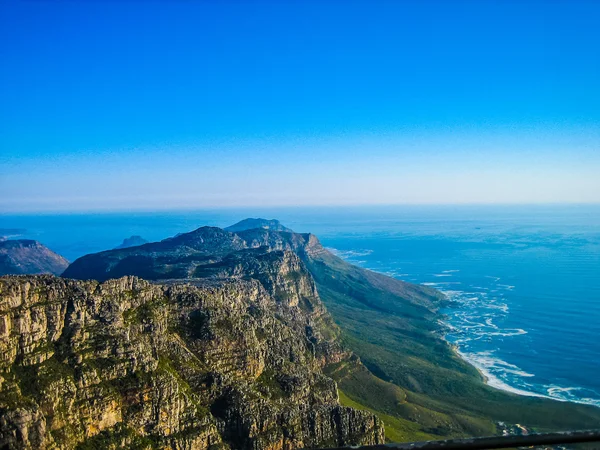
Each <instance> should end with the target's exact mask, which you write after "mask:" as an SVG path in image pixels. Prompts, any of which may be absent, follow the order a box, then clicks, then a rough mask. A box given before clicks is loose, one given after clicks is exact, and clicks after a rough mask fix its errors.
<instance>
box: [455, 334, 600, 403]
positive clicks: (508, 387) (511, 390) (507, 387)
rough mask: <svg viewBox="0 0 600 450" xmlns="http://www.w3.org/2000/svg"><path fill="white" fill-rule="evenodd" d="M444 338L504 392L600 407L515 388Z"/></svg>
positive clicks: (494, 385) (491, 384)
mask: <svg viewBox="0 0 600 450" xmlns="http://www.w3.org/2000/svg"><path fill="white" fill-rule="evenodd" d="M443 339H444V341H445V342H446V343H447V344H448V345H449V346H450V349H451V350H452V352H453V353H454V354H455V355H456V356H458V357H459V358H460V359H462V360H463V361H464V362H466V363H467V364H469V365H470V366H472V367H474V368H475V369H476V370H477V372H479V375H481V378H482V381H483V383H484V384H485V385H487V386H489V387H491V388H494V389H498V390H500V391H504V392H508V393H510V394H515V395H521V396H524V397H537V398H543V399H546V400H555V401H557V402H563V403H576V404H578V405H588V406H594V407H596V408H600V404H599V403H596V402H593V401H584V400H577V399H566V398H560V397H553V396H551V395H544V394H540V393H538V392H532V391H526V390H524V389H519V388H515V387H513V386H511V385H509V384H508V383H505V382H504V381H502V380H501V379H499V378H498V377H497V376H495V375H494V374H492V373H491V372H490V371H489V370H487V369H486V368H485V367H483V366H481V365H480V364H478V363H477V361H476V360H474V359H473V358H470V357H469V355H468V354H466V353H463V352H461V351H460V349H459V348H458V346H457V345H456V344H453V343H452V342H449V341H448V340H446V338H445V337H444V338H443Z"/></svg>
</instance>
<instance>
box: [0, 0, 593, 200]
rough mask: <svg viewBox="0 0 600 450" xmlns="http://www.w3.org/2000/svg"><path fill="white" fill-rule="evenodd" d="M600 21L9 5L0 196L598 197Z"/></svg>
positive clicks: (270, 5)
mask: <svg viewBox="0 0 600 450" xmlns="http://www.w3.org/2000/svg"><path fill="white" fill-rule="evenodd" d="M599 17H600V2H595V1H589V2H574V1H571V2H567V1H565V2H560V1H546V2H533V1H530V2H527V1H506V2H500V1H494V2H492V1H488V2H485V1H479V2H476V1H465V2H449V1H439V2H434V1H414V2H410V1H397V2H396V1H394V2H392V1H381V2H366V1H365V2H342V1H332V2H326V1H321V2H317V1H314V2H311V1H309V2H300V1H298V2H294V1H291V2H241V1H233V2H216V1H214V2H213V1H206V2H187V1H180V2H166V1H165V2H160V1H154V2H144V3H142V2H137V1H128V2H117V1H98V2H93V1H92V2H50V1H48V2H44V1H36V2H26V1H24V2H17V1H6V0H5V1H0V52H1V53H0V56H1V60H2V66H3V69H2V70H1V71H0V95H1V97H0V99H1V100H0V149H1V152H0V163H1V165H0V210H5V211H42V210H43V211H48V210H94V209H101V210H107V209H108V210H110V209H165V208H180V207H204V206H210V207H214V206H253V205H257V206H270V205H327V204H339V205H343V204H380V203H381V204H390V203H417V204H418V203H538V202H543V203H546V202H600V176H599V175H598V174H600V28H599V27H598V20H599Z"/></svg>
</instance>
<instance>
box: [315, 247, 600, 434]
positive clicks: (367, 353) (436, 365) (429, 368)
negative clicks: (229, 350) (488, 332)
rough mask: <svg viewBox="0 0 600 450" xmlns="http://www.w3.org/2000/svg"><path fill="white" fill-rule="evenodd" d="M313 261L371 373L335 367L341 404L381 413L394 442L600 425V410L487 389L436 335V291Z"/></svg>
mask: <svg viewBox="0 0 600 450" xmlns="http://www.w3.org/2000/svg"><path fill="white" fill-rule="evenodd" d="M306 262H307V265H308V266H309V268H310V271H311V272H312V274H313V276H314V278H315V280H316V282H317V286H318V290H319V293H320V295H321V298H322V299H323V301H324V302H325V304H326V305H327V308H328V310H329V311H330V313H331V314H332V316H333V317H334V319H335V321H336V322H337V324H338V325H339V326H340V327H341V329H342V330H343V332H344V336H343V337H344V340H345V343H346V345H348V347H349V348H351V349H352V350H353V351H354V352H355V353H356V354H357V355H358V356H359V357H360V359H361V360H362V362H363V363H364V366H366V367H367V368H368V369H369V370H365V369H364V367H363V366H362V365H361V364H360V363H358V362H354V363H352V364H348V363H346V364H345V366H341V365H337V366H332V367H330V368H328V371H329V373H330V374H331V375H332V376H333V377H334V378H335V379H336V381H338V385H339V387H340V391H341V393H340V398H341V399H342V401H343V402H345V403H346V404H356V405H360V407H362V408H364V409H369V410H371V411H374V412H377V413H378V414H380V415H381V417H382V419H383V420H384V422H385V423H386V426H387V428H388V431H387V433H388V439H390V440H392V441H393V440H404V441H406V440H422V439H432V438H435V439H439V438H441V437H456V436H461V435H462V436H473V435H489V434H493V433H495V432H496V426H495V422H497V421H504V422H507V423H512V424H514V423H521V424H525V425H528V426H530V427H533V428H535V429H538V430H540V431H542V430H559V429H564V430H567V429H585V428H595V427H598V426H600V408H595V407H591V406H585V405H577V404H573V403H563V402H557V401H552V400H547V399H541V398H535V397H523V396H518V395H513V394H510V393H506V392H503V391H499V390H497V389H493V388H491V387H489V386H486V385H485V384H484V383H483V380H482V377H481V375H480V374H479V373H478V372H477V370H476V369H474V368H473V367H472V366H470V365H468V364H466V363H465V362H464V361H462V360H461V359H460V358H458V357H457V356H456V355H455V354H454V352H452V349H451V348H450V346H449V345H448V344H446V343H445V342H444V341H443V340H442V339H440V337H439V336H438V335H437V334H436V329H437V325H436V324H437V322H436V317H435V314H434V313H433V312H432V310H431V308H430V306H431V305H433V304H434V303H435V302H436V301H437V300H439V294H436V291H434V290H432V289H428V288H423V291H419V290H418V289H417V290H415V288H414V287H413V286H411V285H405V284H403V283H402V282H399V281H396V280H391V279H389V278H387V277H383V276H380V275H374V274H373V273H372V272H369V271H365V270H363V269H360V268H357V267H355V266H352V265H350V264H348V263H346V262H345V261H343V260H341V259H340V258H337V257H336V256H334V255H331V254H330V253H324V254H322V255H319V256H317V257H316V258H315V259H307V260H306ZM386 280H387V281H386ZM436 296H437V298H436ZM420 304H422V305H425V306H426V307H423V306H420Z"/></svg>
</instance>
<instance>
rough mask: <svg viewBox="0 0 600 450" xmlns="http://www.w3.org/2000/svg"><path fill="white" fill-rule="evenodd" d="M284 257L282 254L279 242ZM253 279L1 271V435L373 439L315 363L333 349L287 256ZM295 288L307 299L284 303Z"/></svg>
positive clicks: (181, 442)
mask: <svg viewBox="0 0 600 450" xmlns="http://www.w3.org/2000/svg"><path fill="white" fill-rule="evenodd" d="M280 256H282V255H280ZM270 267H271V278H272V281H273V286H277V289H280V290H282V289H285V290H286V292H287V293H288V297H287V301H280V300H277V299H275V298H274V297H273V296H271V295H270V294H269V293H268V292H267V291H266V290H265V289H264V288H263V287H262V285H261V284H260V283H259V282H257V281H256V280H247V281H242V280H238V279H233V280H221V281H219V280H213V281H210V282H206V281H202V280H196V281H195V282H194V283H193V284H186V283H182V282H177V283H167V284H165V285H153V284H150V283H148V282H146V281H143V280H140V279H137V278H133V277H125V278H121V279H117V280H110V281H107V282H105V283H103V284H99V283H98V282H96V281H73V280H65V279H60V278H55V277H50V276H38V277H32V276H29V277H2V278H0V354H2V355H3V358H2V360H0V380H1V383H0V417H1V420H0V447H1V448H9V449H12V448H30V449H38V448H65V449H69V448H78V449H83V448H90V449H92V448H113V449H116V448H123V447H127V448H146V449H151V448H173V449H184V448H185V449H192V448H193V449H208V448H211V449H219V448H220V449H226V448H232V449H257V450H258V449H275V448H280V449H287V448H297V447H327V446H343V445H356V444H375V443H379V442H382V440H383V427H382V426H381V423H380V422H379V420H378V419H377V418H376V417H375V416H373V415H372V414H371V413H366V412H361V411H357V410H354V409H352V408H348V407H342V406H340V405H339V403H338V400H337V390H336V385H335V383H334V382H333V381H332V380H331V379H330V378H329V377H327V376H325V375H324V374H323V372H322V367H323V366H324V365H325V364H328V363H331V362H334V361H339V360H340V359H341V358H343V357H344V354H343V353H340V349H339V347H337V346H335V345H331V342H330V339H329V338H328V337H326V336H323V335H322V334H321V333H320V331H319V330H320V328H321V325H320V321H321V320H322V316H323V315H324V314H325V313H324V309H323V307H322V305H321V304H320V301H319V299H318V297H317V296H316V290H315V289H314V285H312V284H311V281H310V280H307V279H303V277H302V274H300V273H299V274H298V276H295V277H287V275H288V274H289V273H291V272H297V271H299V270H301V269H302V267H301V262H300V261H299V260H298V259H297V257H296V256H295V255H289V256H288V258H287V259H285V258H283V257H282V258H279V264H278V265H272V266H270ZM298 298H304V299H305V300H306V302H308V303H309V305H310V308H303V307H302V306H303V305H299V304H298V303H296V300H297V299H298Z"/></svg>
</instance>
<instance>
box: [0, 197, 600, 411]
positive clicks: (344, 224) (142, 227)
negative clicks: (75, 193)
mask: <svg viewBox="0 0 600 450" xmlns="http://www.w3.org/2000/svg"><path fill="white" fill-rule="evenodd" d="M259 216H262V217H264V216H267V217H266V218H278V219H280V220H281V221H282V222H283V224H284V225H286V226H289V227H290V228H292V229H294V230H296V231H299V232H308V231H310V232H313V233H315V234H317V235H318V236H319V238H320V239H321V241H322V243H323V244H324V245H325V246H326V247H328V248H330V249H332V250H333V251H335V252H336V253H337V254H338V255H340V256H341V257H343V258H345V259H347V260H348V261H350V262H352V263H354V264H358V265H360V266H363V267H366V268H369V269H372V270H376V271H379V272H383V273H386V274H388V275H390V276H394V277H397V278H400V279H403V280H407V281H412V282H417V283H423V284H427V285H430V286H433V287H436V288H438V289H440V290H442V291H443V292H445V293H446V294H447V295H448V297H449V298H450V299H451V300H453V303H452V305H451V307H449V308H447V309H445V310H444V313H445V315H446V317H445V322H446V323H447V325H448V326H449V329H450V331H449V333H448V335H447V339H448V341H449V342H451V343H453V344H455V345H456V347H457V350H458V351H459V352H460V354H461V355H462V356H463V357H464V358H465V359H467V360H468V361H470V362H471V363H472V364H474V365H475V366H477V367H478V368H479V369H480V370H481V371H482V372H483V373H484V374H485V375H486V376H487V378H488V379H489V383H490V384H491V385H493V386H496V387H499V388H502V389H506V390H511V391H513V392H517V393H521V394H526V395H541V396H548V397H552V398H556V399H560V400H570V401H578V402H583V403H589V404H594V405H597V406H600V377H598V374H599V373H600V336H599V335H600V326H599V323H600V286H599V284H598V278H599V275H600V205H586V206H583V205H582V206H518V207H516V206H511V207H508V206H485V207H484V206H482V207H472V206H468V207H467V206H460V207H451V206H440V207H432V206H431V207H430V206H428V207H408V206H406V207H363V208H319V209H309V208H302V209H289V208H287V209H267V210H259V209H252V210H250V209H247V210H240V209H238V210H233V209H231V210H213V211H185V212H172V213H164V212H162V213H159V214H152V213H130V214H123V213H119V214H116V213H115V214H69V215H41V216H36V215H27V216H14V215H11V216H8V215H3V216H0V220H2V224H1V227H2V228H12V229H21V231H23V234H22V236H23V237H25V238H32V239H37V240H40V241H41V242H42V243H44V244H46V245H48V246H49V247H50V248H51V249H52V250H55V251H57V252H58V253H60V254H62V255H63V256H65V257H66V258H68V259H70V260H73V259H75V258H77V257H79V256H82V255H83V254H86V253H90V252H97V251H101V250H106V249H109V248H113V247H116V246H117V245H119V243H120V242H121V241H122V240H123V239H124V238H126V237H128V236H131V235H141V236H142V237H143V238H145V239H147V240H159V239H163V238H165V237H168V236H172V235H174V234H176V233H179V232H185V231H190V230H192V229H194V228H197V227H199V226H202V225H215V226H226V225H230V224H232V223H234V222H236V221H238V220H240V219H243V218H245V217H259Z"/></svg>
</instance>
